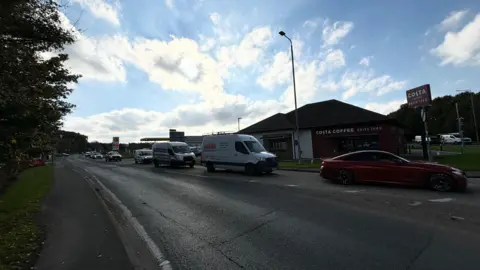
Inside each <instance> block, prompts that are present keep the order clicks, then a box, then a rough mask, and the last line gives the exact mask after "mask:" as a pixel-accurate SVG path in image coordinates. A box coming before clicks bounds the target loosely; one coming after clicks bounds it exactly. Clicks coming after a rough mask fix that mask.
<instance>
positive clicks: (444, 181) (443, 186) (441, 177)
mask: <svg viewBox="0 0 480 270" xmlns="http://www.w3.org/2000/svg"><path fill="white" fill-rule="evenodd" d="M429 183H430V187H431V188H432V189H433V190H436V191H442V192H447V191H451V190H452V189H453V179H452V178H451V177H450V176H448V175H446V174H444V173H435V174H432V175H431V176H430V181H429Z"/></svg>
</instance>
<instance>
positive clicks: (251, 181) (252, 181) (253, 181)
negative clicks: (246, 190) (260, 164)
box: [248, 180, 258, 183]
mask: <svg viewBox="0 0 480 270" xmlns="http://www.w3.org/2000/svg"><path fill="white" fill-rule="evenodd" d="M248 182H250V183H258V181H257V180H248Z"/></svg>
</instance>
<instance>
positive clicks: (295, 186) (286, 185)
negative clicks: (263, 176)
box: [285, 185, 298, 187]
mask: <svg viewBox="0 0 480 270" xmlns="http://www.w3.org/2000/svg"><path fill="white" fill-rule="evenodd" d="M285 186H286V187H298V185H285Z"/></svg>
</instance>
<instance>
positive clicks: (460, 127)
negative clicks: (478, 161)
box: [455, 102, 463, 154]
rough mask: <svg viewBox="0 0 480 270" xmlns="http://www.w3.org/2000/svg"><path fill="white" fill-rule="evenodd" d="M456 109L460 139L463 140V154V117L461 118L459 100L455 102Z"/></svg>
mask: <svg viewBox="0 0 480 270" xmlns="http://www.w3.org/2000/svg"><path fill="white" fill-rule="evenodd" d="M455 110H456V111H457V122H458V133H460V140H462V154H463V131H462V119H460V113H459V112H458V102H455Z"/></svg>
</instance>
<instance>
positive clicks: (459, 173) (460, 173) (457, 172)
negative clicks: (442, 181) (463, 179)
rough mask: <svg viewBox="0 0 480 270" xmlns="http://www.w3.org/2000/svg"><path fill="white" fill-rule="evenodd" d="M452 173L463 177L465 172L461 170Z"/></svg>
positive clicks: (454, 170) (453, 170)
mask: <svg viewBox="0 0 480 270" xmlns="http://www.w3.org/2000/svg"><path fill="white" fill-rule="evenodd" d="M452 173H453V174H456V175H463V172H462V171H461V170H459V169H452Z"/></svg>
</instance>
